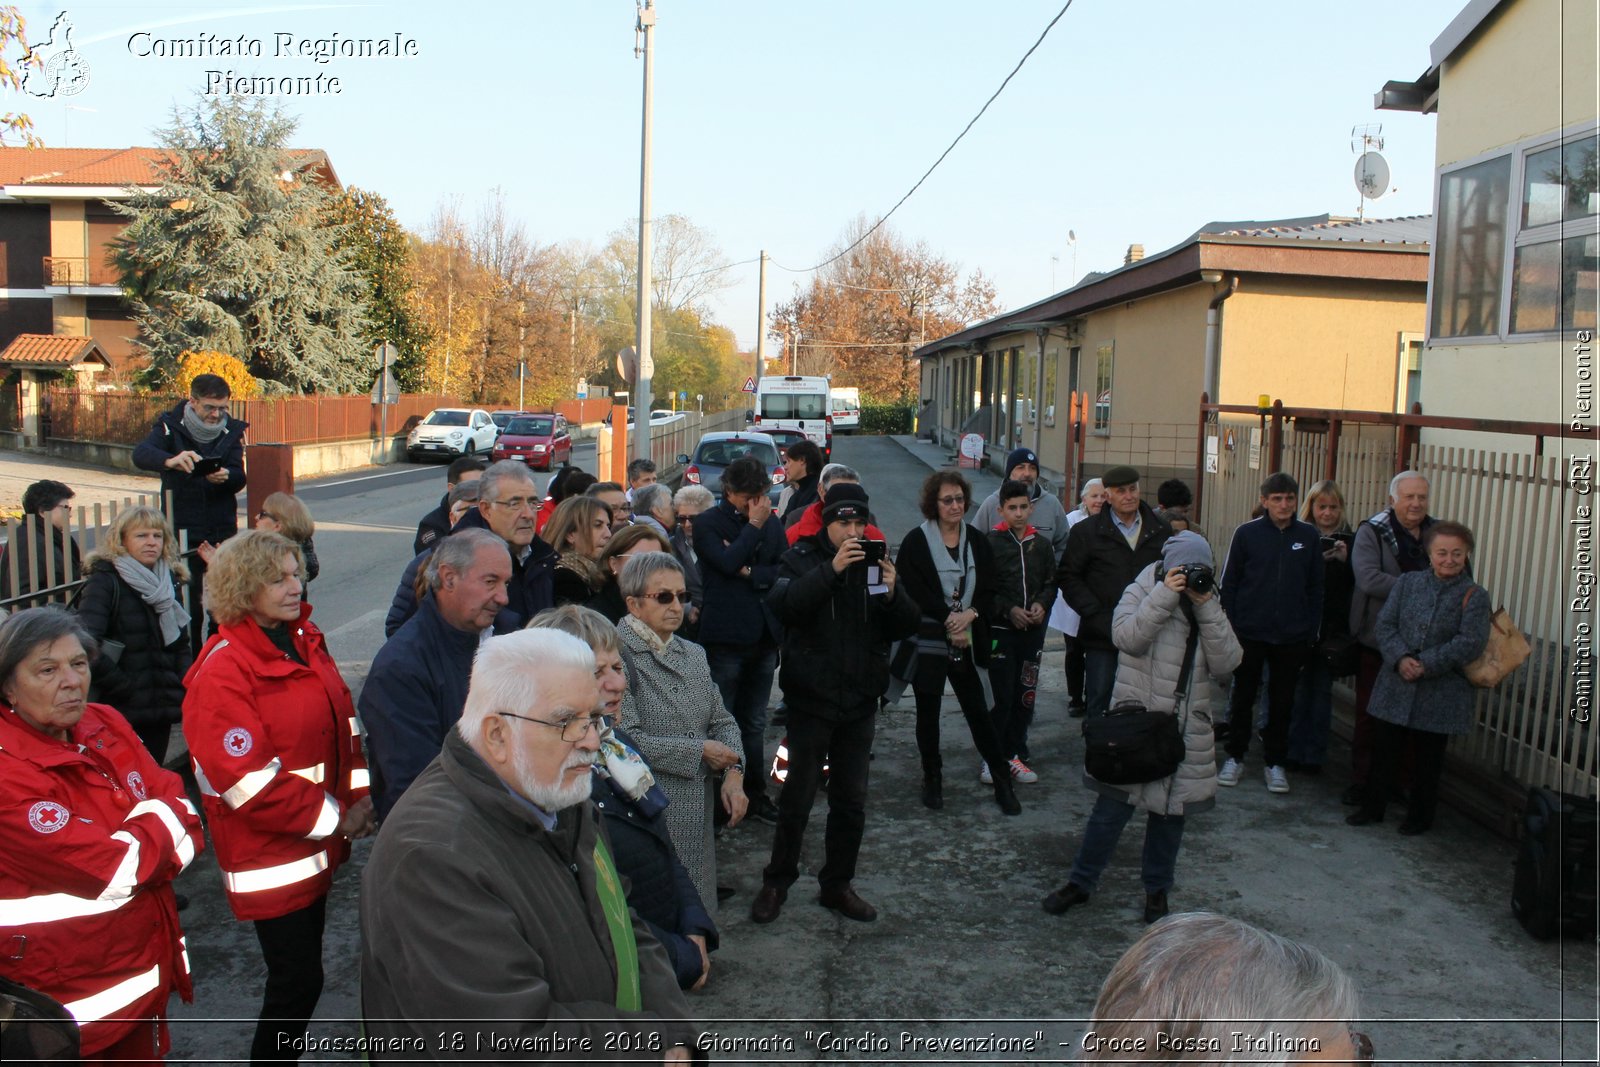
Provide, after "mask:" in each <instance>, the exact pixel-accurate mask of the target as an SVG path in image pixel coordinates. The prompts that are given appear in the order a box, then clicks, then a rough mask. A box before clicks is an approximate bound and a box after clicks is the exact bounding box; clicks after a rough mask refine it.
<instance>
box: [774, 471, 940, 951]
mask: <svg viewBox="0 0 1600 1067" xmlns="http://www.w3.org/2000/svg"><path fill="white" fill-rule="evenodd" d="M822 521H823V527H822V530H821V531H820V532H819V533H816V534H813V535H811V536H809V537H803V538H801V539H800V541H799V542H798V543H797V544H796V545H795V547H793V548H791V549H790V550H789V551H788V552H786V553H785V554H784V556H783V559H782V561H781V563H780V564H779V568H778V580H777V583H776V584H775V585H774V586H773V587H772V592H771V593H770V594H768V596H767V604H768V605H769V606H770V607H771V608H772V610H773V612H774V613H775V614H776V615H777V616H778V618H779V619H780V620H781V621H782V622H783V626H784V642H783V671H782V674H781V675H780V676H779V682H780V684H781V685H782V686H783V695H784V699H785V700H786V701H787V702H788V705H789V774H788V777H787V778H785V779H784V783H783V792H782V793H780V794H779V796H778V829H777V831H776V833H774V834H773V837H772V860H771V862H769V863H768V864H767V867H766V870H765V871H764V872H763V874H762V887H761V892H760V893H758V894H757V895H756V899H755V903H754V904H753V905H752V906H751V908H750V918H751V919H752V920H753V921H755V922H758V923H769V922H771V921H772V920H774V919H776V918H777V917H778V912H779V910H780V909H781V908H782V907H783V903H784V900H785V899H786V898H787V897H788V895H789V887H790V886H791V885H793V884H794V883H795V881H796V880H797V879H798V878H799V877H800V846H801V843H802V842H803V840H804V839H805V833H806V823H807V822H808V821H809V819H810V815H811V805H812V802H813V801H814V800H815V799H816V796H817V788H818V786H819V785H820V784H821V781H822V765H823V762H824V761H826V762H827V764H828V828H827V836H826V839H825V842H826V843H825V854H826V858H825V860H824V862H823V865H822V868H821V869H820V870H818V871H817V881H818V882H819V883H821V888H822V893H821V896H820V897H819V898H818V902H819V903H820V904H821V905H822V906H823V907H825V908H830V909H832V910H833V911H837V912H838V913H839V914H841V915H843V916H844V917H845V918H847V919H854V920H855V921H857V922H871V921H872V920H873V919H876V918H877V917H878V911H877V909H876V908H874V907H873V906H872V905H871V904H868V903H867V902H866V901H865V900H862V899H861V897H860V896H858V895H857V894H856V891H855V888H854V886H853V885H852V884H851V883H852V881H853V879H854V878H855V873H856V857H857V855H858V854H859V853H860V851H861V836H862V833H863V831H864V830H865V827H866V822H867V768H868V766H869V761H870V756H871V752H872V735H873V731H874V729H875V727H876V722H877V715H878V698H879V697H880V696H881V695H882V694H883V691H884V688H885V687H886V686H887V685H888V684H889V642H891V641H893V640H895V639H897V638H901V637H910V636H911V635H912V634H913V633H915V632H916V629H917V621H918V619H919V618H920V615H921V613H920V612H919V611H918V609H917V605H916V602H915V601H913V600H912V599H911V598H910V597H909V596H906V595H905V594H904V593H902V592H900V590H899V588H898V585H897V583H896V581H895V568H894V564H893V563H891V562H890V561H889V559H888V556H887V553H886V552H885V546H884V543H883V542H882V541H869V540H867V539H865V537H864V536H863V535H864V534H865V533H866V529H867V494H866V493H865V492H864V491H863V490H862V488H861V487H860V486H859V485H855V484H852V483H849V482H841V483H839V484H837V485H834V486H832V487H830V488H829V490H828V495H827V496H826V497H824V498H823V502H822Z"/></svg>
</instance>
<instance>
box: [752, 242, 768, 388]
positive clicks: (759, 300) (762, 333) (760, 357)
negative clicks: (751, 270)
mask: <svg viewBox="0 0 1600 1067" xmlns="http://www.w3.org/2000/svg"><path fill="white" fill-rule="evenodd" d="M766 365H767V250H766V249H765V248H763V249H762V250H761V280H760V282H758V283H757V285H756V372H755V374H753V375H751V377H753V378H755V380H756V381H758V382H759V381H760V380H761V372H762V370H763V369H765V368H766Z"/></svg>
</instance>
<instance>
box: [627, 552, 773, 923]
mask: <svg viewBox="0 0 1600 1067" xmlns="http://www.w3.org/2000/svg"><path fill="white" fill-rule="evenodd" d="M617 584H618V586H619V587H620V589H621V591H622V596H623V598H624V601H625V603H626V604H627V605H628V614H626V615H624V616H623V617H622V621H621V622H619V623H617V635H618V637H619V638H620V640H621V645H622V661H623V664H624V665H625V666H626V668H627V675H628V692H627V695H626V696H624V697H623V700H622V728H623V729H624V730H626V731H627V732H628V733H630V734H632V735H633V739H634V740H635V741H637V742H638V744H639V751H640V752H641V753H642V754H643V755H644V758H645V759H646V760H647V761H648V762H649V764H650V768H651V770H653V771H654V772H655V776H656V782H657V783H658V784H659V785H660V786H661V788H662V789H664V790H665V791H666V794H667V796H668V798H670V800H671V803H669V804H668V805H667V833H668V834H669V835H670V836H671V838H672V847H673V848H675V849H677V850H678V858H679V859H680V860H682V861H683V865H684V867H685V868H687V869H688V871H689V877H690V878H691V879H692V880H693V881H694V887H695V890H696V891H697V892H698V893H699V894H700V899H701V901H702V902H703V903H704V904H705V906H706V909H707V910H708V911H710V912H711V913H712V914H713V915H714V914H715V913H716V899H717V850H716V844H715V838H714V836H713V833H714V831H713V829H712V808H711V805H712V802H713V801H712V794H713V789H712V777H711V776H712V775H714V774H717V773H718V772H720V773H721V774H722V806H723V807H724V808H726V809H727V811H728V825H729V826H737V825H738V823H739V820H740V819H742V818H744V812H745V807H746V806H747V804H748V803H749V801H748V799H747V798H746V797H745V793H744V749H743V747H742V746H741V744H740V741H739V724H738V723H737V722H735V721H734V718H733V716H732V715H730V714H729V713H728V710H727V709H726V708H725V707H723V705H722V697H721V696H720V695H719V693H718V691H717V687H716V685H715V683H713V682H712V680H711V668H710V667H708V666H707V665H706V653H705V649H703V648H701V647H700V646H699V645H697V644H695V643H694V642H692V641H685V640H684V639H682V638H681V637H675V636H674V634H675V633H676V631H677V629H678V627H680V626H682V625H683V616H684V612H685V611H686V610H687V609H688V606H689V594H688V593H687V592H685V590H684V582H683V567H682V566H681V565H679V563H678V561H677V559H675V558H674V557H673V556H671V555H670V554H668V553H666V552H646V553H643V554H641V555H636V556H633V557H632V558H631V559H629V560H628V562H627V565H626V566H624V567H623V568H622V573H621V574H620V575H619V576H618V578H617ZM755 773H757V774H759V773H761V772H760V769H759V768H756V769H755Z"/></svg>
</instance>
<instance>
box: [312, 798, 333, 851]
mask: <svg viewBox="0 0 1600 1067" xmlns="http://www.w3.org/2000/svg"><path fill="white" fill-rule="evenodd" d="M337 829H339V805H338V803H337V802H335V801H334V799H333V798H332V797H330V796H328V794H326V793H324V794H322V811H321V812H320V813H318V815H317V825H315V826H313V827H312V828H311V832H310V833H309V834H307V835H306V840H307V841H321V840H322V839H323V838H324V837H331V836H332V835H333V833H334V831H335V830H337Z"/></svg>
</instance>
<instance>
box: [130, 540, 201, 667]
mask: <svg viewBox="0 0 1600 1067" xmlns="http://www.w3.org/2000/svg"><path fill="white" fill-rule="evenodd" d="M111 565H112V566H113V567H115V568H117V576H118V577H119V578H121V579H122V580H123V581H124V582H127V583H128V588H129V589H132V590H133V591H134V592H135V593H138V594H139V598H140V599H141V600H143V601H144V602H145V603H146V604H149V605H150V606H151V607H152V608H154V609H155V612H156V621H157V622H158V623H159V624H160V625H161V647H162V648H166V647H167V646H168V645H170V644H172V642H174V641H176V640H177V639H178V638H180V637H182V636H183V628H184V627H185V626H188V625H189V613H188V612H187V611H185V610H184V609H183V605H182V604H180V603H178V599H177V598H176V597H175V596H173V595H172V568H171V567H168V566H167V561H166V560H164V559H158V560H156V565H155V567H154V568H151V567H146V566H145V565H144V564H143V563H140V562H139V561H138V560H136V559H134V558H133V557H132V556H117V557H115V558H113V559H112V561H111Z"/></svg>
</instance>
